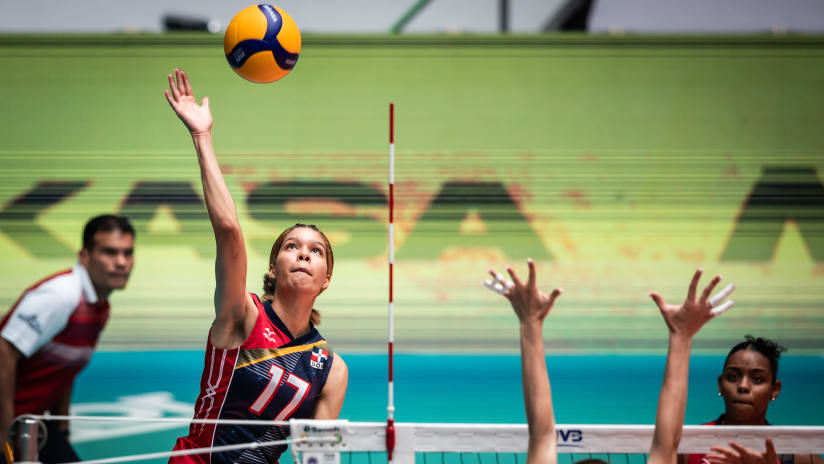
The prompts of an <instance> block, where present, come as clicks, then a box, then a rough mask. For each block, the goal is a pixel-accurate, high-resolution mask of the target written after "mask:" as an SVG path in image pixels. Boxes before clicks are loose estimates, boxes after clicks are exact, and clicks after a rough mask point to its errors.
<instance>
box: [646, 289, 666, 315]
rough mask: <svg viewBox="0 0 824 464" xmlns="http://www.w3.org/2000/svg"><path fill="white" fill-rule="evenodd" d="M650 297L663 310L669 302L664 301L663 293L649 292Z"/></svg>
mask: <svg viewBox="0 0 824 464" xmlns="http://www.w3.org/2000/svg"><path fill="white" fill-rule="evenodd" d="M649 297H650V298H652V301H654V302H655V304H656V305H658V309H660V310H661V311H663V310H664V308H665V307H666V306H667V304H666V303H664V299H663V298H661V295H659V294H657V293H655V292H649Z"/></svg>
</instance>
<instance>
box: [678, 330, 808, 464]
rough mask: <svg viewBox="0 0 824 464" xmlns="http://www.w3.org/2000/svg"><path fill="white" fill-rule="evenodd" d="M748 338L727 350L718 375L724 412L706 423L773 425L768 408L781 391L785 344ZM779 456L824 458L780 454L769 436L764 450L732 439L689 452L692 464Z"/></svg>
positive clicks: (769, 462)
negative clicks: (704, 450) (780, 362)
mask: <svg viewBox="0 0 824 464" xmlns="http://www.w3.org/2000/svg"><path fill="white" fill-rule="evenodd" d="M745 338H746V339H745V340H744V341H742V342H741V343H738V344H736V345H735V346H733V347H732V349H731V350H730V352H729V354H727V358H726V359H725V361H724V369H723V371H722V372H721V374H720V375H719V376H718V395H719V396H721V397H722V398H723V399H724V406H725V408H724V413H723V414H721V415H720V416H719V417H718V418H717V419H715V420H714V421H712V422H708V423H706V424H704V425H719V426H723V425H755V426H757V425H770V423H769V422H767V408H768V407H769V405H770V403H771V402H773V401H775V400H776V398H778V394H779V393H780V392H781V381H780V380H778V359H779V358H780V357H781V353H782V352H783V351H786V348H784V347H783V346H781V345H779V344H778V343H776V342H774V341H772V340H768V339H765V338H761V337H758V338H755V337H752V336H750V335H747V336H746V337H745ZM776 460H780V461H781V462H784V463H790V464H792V463H795V464H807V463H821V462H822V460H821V457H820V456H818V455H781V456H779V455H778V454H777V453H776V450H775V446H774V445H773V443H772V440H769V439H768V440H767V441H766V443H765V450H764V451H761V450H751V449H747V448H745V447H743V446H741V445H739V444H737V443H729V446H715V447H713V448H712V449H711V451H710V453H709V454H707V455H702V454H691V455H689V464H702V463H703V464H706V463H707V462H709V463H712V464H758V463H764V464H774V463H775V462H776Z"/></svg>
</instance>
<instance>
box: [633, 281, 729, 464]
mask: <svg viewBox="0 0 824 464" xmlns="http://www.w3.org/2000/svg"><path fill="white" fill-rule="evenodd" d="M701 273H702V271H701V269H698V270H697V271H695V274H694V275H693V277H692V282H690V286H689V290H688V291H687V298H686V300H684V302H683V303H682V304H680V305H671V304H667V303H665V302H664V300H663V298H661V295H659V294H657V293H655V292H650V297H652V299H653V301H655V304H656V305H658V309H659V310H660V311H661V315H662V316H663V317H664V321H665V322H666V323H667V328H668V329H669V349H668V351H667V364H666V368H665V371H664V382H663V385H661V394H660V396H659V397H658V412H657V413H656V416H655V432H654V433H653V437H652V446H651V448H650V453H649V461H648V462H649V464H675V462H676V461H677V457H678V456H677V452H678V444H679V443H680V441H681V430H682V426H683V424H684V413H685V411H686V407H687V382H688V380H689V365H690V349H691V348H692V338H693V336H695V334H696V333H698V331H699V330H700V329H701V327H703V325H704V324H706V323H707V321H709V320H710V319H712V318H713V317H715V316H717V315H719V314H721V313H723V312H725V311H727V310H728V309H730V308H731V307H732V305H733V302H732V300H730V301H727V302H726V303H721V301H722V300H724V298H726V297H727V296H729V294H730V293H732V291H733V290H734V289H735V286H733V285H729V286H727V287H726V288H725V289H724V290H722V291H721V292H719V293H718V294H717V295H715V296H713V297H712V298H710V293H712V290H713V289H714V288H715V286H716V285H718V282H720V281H721V276H716V277H715V278H714V279H712V281H711V282H710V283H709V285H707V286H706V288H704V291H703V292H701V294H700V295H699V294H698V293H697V289H698V281H699V280H700V279H701Z"/></svg>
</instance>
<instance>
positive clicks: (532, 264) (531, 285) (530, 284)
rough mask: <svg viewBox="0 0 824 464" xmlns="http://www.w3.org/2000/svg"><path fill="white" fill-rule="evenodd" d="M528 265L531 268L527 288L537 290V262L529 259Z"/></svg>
mask: <svg viewBox="0 0 824 464" xmlns="http://www.w3.org/2000/svg"><path fill="white" fill-rule="evenodd" d="M526 264H527V266H528V267H529V280H527V281H526V286H527V288H535V261H532V258H528V259H527V260H526Z"/></svg>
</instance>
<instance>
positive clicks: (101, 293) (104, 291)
mask: <svg viewBox="0 0 824 464" xmlns="http://www.w3.org/2000/svg"><path fill="white" fill-rule="evenodd" d="M92 286H93V287H94V292H95V293H97V301H106V300H108V299H109V295H111V294H112V289H110V288H102V287H98V286H97V285H94V284H92Z"/></svg>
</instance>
